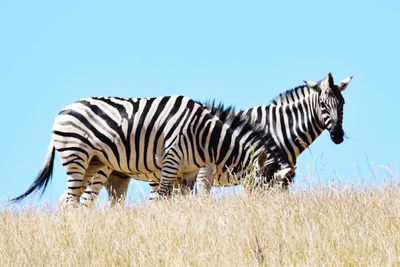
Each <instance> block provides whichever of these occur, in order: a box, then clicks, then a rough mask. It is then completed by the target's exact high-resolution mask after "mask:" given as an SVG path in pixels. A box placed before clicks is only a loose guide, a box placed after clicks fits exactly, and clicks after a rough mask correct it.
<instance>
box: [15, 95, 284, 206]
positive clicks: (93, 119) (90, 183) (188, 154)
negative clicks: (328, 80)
mask: <svg viewBox="0 0 400 267" xmlns="http://www.w3.org/2000/svg"><path fill="white" fill-rule="evenodd" d="M216 110H217V109H215V111H214V112H212V111H210V110H209V109H207V108H205V107H204V106H203V105H201V104H200V103H198V102H195V101H193V100H191V99H190V98H187V97H184V96H172V97H157V98H141V99H125V98H115V97H106V98H104V97H92V98H87V99H82V100H80V101H78V102H76V103H73V104H71V105H69V106H67V107H66V108H64V109H63V110H62V111H61V112H60V113H59V114H58V115H57V116H56V118H55V122H54V126H53V137H52V141H51V144H50V152H49V154H48V157H47V158H46V163H45V166H44V167H43V168H42V171H41V173H40V174H39V175H38V177H37V179H36V180H35V182H34V183H33V184H32V186H31V187H30V188H29V189H28V191H27V192H26V193H24V194H23V195H21V196H19V197H17V198H15V199H13V200H14V201H17V200H20V199H22V198H24V197H25V196H27V195H29V194H30V193H31V192H33V191H34V190H36V189H40V188H43V190H44V189H45V187H46V185H47V183H48V181H49V178H50V175H51V170H52V164H53V163H52V160H53V159H54V151H55V150H57V151H58V153H59V155H60V158H61V162H62V164H63V166H64V168H65V170H66V173H67V175H68V188H67V190H66V193H65V194H64V197H65V198H64V199H63V203H64V204H67V205H76V204H77V203H79V201H80V197H81V195H82V194H83V193H84V199H83V201H84V202H86V203H91V202H92V201H93V200H94V199H95V198H96V197H97V195H98V193H99V191H100V189H101V187H102V186H103V185H104V184H105V183H106V182H107V179H108V177H109V176H110V174H111V173H112V172H117V173H120V174H123V175H124V176H129V177H135V178H137V179H140V180H143V181H153V182H160V188H159V190H158V194H159V195H162V196H164V195H169V193H170V190H171V187H172V185H173V183H174V182H175V181H176V180H177V179H179V178H183V179H185V177H186V176H188V177H192V176H194V175H196V174H197V173H198V172H199V170H200V169H201V168H206V169H207V170H209V171H208V172H206V173H207V174H209V173H210V171H211V173H213V174H215V175H219V176H221V177H225V176H229V177H230V179H233V180H237V179H240V175H241V174H242V173H243V172H244V171H245V170H246V169H248V168H249V167H250V165H251V160H252V156H254V157H255V158H258V160H259V162H258V164H259V165H260V166H261V171H264V170H267V169H268V168H266V167H265V164H267V165H268V164H269V163H273V162H279V163H280V166H284V167H288V166H289V164H288V162H287V160H286V158H285V157H284V156H283V154H280V150H279V149H278V148H277V146H276V145H275V144H274V142H273V140H272V138H270V137H269V135H268V134H267V133H266V132H265V131H264V130H262V129H259V128H254V126H253V125H251V124H250V123H248V122H247V120H245V119H243V118H241V116H240V115H235V114H234V113H232V112H230V110H229V108H228V109H226V110H225V111H224V112H223V113H222V114H228V115H227V118H226V122H228V123H227V124H226V123H223V122H222V121H221V120H220V119H219V118H218V117H217V116H216V115H214V113H216ZM218 110H222V109H218ZM229 125H231V126H232V127H233V128H234V129H236V131H235V132H234V131H233V130H232V129H231V128H230V127H229ZM260 155H263V157H261V156H260ZM259 156H260V157H259ZM261 158H262V159H263V161H262V162H261ZM230 173H234V174H235V175H229V174H230ZM87 205H89V204H87Z"/></svg>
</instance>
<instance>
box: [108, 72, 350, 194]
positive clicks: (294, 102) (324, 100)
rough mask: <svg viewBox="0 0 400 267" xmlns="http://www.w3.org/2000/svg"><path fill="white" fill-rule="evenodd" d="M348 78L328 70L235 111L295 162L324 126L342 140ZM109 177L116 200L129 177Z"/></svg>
mask: <svg viewBox="0 0 400 267" xmlns="http://www.w3.org/2000/svg"><path fill="white" fill-rule="evenodd" d="M351 79H352V77H349V78H346V79H344V80H342V81H341V82H340V83H339V84H338V85H335V84H334V81H333V77H332V75H331V73H329V74H328V75H327V76H326V77H325V78H324V79H322V80H321V81H319V82H318V83H317V82H313V81H309V82H306V81H304V82H305V85H302V86H298V87H295V88H294V89H292V90H288V91H286V92H285V93H283V94H280V95H279V96H278V97H277V98H276V99H275V100H273V101H272V103H271V104H270V105H267V106H258V107H253V108H250V109H247V110H245V111H241V112H239V114H240V115H242V116H245V117H246V118H247V119H248V120H249V121H250V122H251V123H253V124H255V125H257V126H259V127H261V128H263V129H264V130H265V132H267V133H268V134H270V135H271V136H272V138H273V139H274V142H275V143H276V144H278V146H279V148H280V149H281V150H282V151H283V153H284V154H285V155H286V157H287V159H288V161H289V162H290V165H291V166H295V165H296V159H297V157H298V156H299V155H300V154H301V153H302V152H303V151H304V150H305V149H306V148H307V147H308V146H309V145H311V143H312V142H314V140H315V139H316V138H317V137H318V136H319V135H320V134H321V132H322V131H323V130H324V129H327V130H328V131H329V132H330V136H331V139H332V141H333V142H334V143H335V144H340V143H342V142H343V136H344V131H343V128H342V122H343V105H344V98H343V96H342V92H343V91H344V90H345V89H346V88H347V86H348V84H349V83H350V81H351ZM217 115H218V114H217ZM293 176H294V172H293ZM110 178H111V179H110V180H109V183H108V184H107V185H106V187H107V190H108V193H109V198H110V199H118V200H119V199H121V198H123V197H124V196H125V194H126V192H127V187H128V184H129V179H127V177H122V176H120V175H118V174H117V173H113V174H112V176H111V177H110ZM128 178H129V177H128ZM188 178H192V180H190V179H189V180H188V181H185V183H186V184H187V185H188V186H189V187H192V186H193V184H194V180H193V179H194V177H188ZM291 178H292V177H291ZM289 180H291V179H289ZM272 182H273V181H272ZM150 185H151V187H152V189H151V191H152V192H154V191H155V190H156V189H157V187H158V184H157V183H151V184H150ZM197 185H198V187H200V188H206V189H207V190H208V189H209V187H210V184H209V178H208V179H205V177H204V176H202V177H198V179H197ZM213 185H214V186H226V185H231V184H230V183H228V182H227V181H226V180H223V179H218V177H214V180H213ZM114 188H115V189H116V190H114Z"/></svg>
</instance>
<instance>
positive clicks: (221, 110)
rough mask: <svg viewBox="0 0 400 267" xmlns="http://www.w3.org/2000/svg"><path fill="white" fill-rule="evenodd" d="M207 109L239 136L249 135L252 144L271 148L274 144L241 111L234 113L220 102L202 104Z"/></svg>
mask: <svg viewBox="0 0 400 267" xmlns="http://www.w3.org/2000/svg"><path fill="white" fill-rule="evenodd" d="M202 105H203V107H205V108H206V109H208V110H209V111H210V113H211V114H212V115H215V116H217V117H218V118H219V120H220V121H221V122H223V123H225V124H227V125H229V127H230V128H231V129H232V130H233V131H235V132H237V133H238V135H239V136H244V135H246V134H249V137H248V140H252V141H253V142H257V141H260V142H261V143H262V144H263V146H267V147H270V148H272V146H275V142H274V141H273V139H272V136H271V135H270V134H269V133H267V132H266V131H265V129H264V128H263V127H261V126H260V125H258V124H254V123H252V122H251V121H250V120H249V118H248V116H247V115H246V114H245V113H243V112H242V111H239V112H235V107H234V106H225V105H224V104H223V103H222V102H219V103H218V104H216V102H215V100H213V101H212V102H206V103H204V104H202Z"/></svg>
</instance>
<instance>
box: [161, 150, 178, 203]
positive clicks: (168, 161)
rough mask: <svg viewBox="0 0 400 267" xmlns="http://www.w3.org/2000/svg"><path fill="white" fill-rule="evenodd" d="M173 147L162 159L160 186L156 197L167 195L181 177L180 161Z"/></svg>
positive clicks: (169, 194)
mask: <svg viewBox="0 0 400 267" xmlns="http://www.w3.org/2000/svg"><path fill="white" fill-rule="evenodd" d="M177 154H178V153H177V152H176V151H175V149H174V148H172V149H171V151H170V152H169V153H168V154H167V155H165V158H164V160H163V165H162V170H161V179H160V186H159V188H158V190H157V198H160V197H169V196H171V192H172V189H173V185H174V183H175V182H176V181H179V179H180V178H181V175H180V174H181V161H180V158H179V157H178V155H177Z"/></svg>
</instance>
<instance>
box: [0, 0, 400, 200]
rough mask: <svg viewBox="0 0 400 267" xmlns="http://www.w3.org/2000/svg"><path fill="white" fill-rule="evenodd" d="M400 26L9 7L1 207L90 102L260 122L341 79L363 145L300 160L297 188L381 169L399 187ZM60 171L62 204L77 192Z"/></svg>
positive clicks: (297, 9)
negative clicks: (228, 112)
mask: <svg viewBox="0 0 400 267" xmlns="http://www.w3.org/2000/svg"><path fill="white" fill-rule="evenodd" d="M269 2H271V1H269ZM399 14H400V2H399V1H394V0H393V1H379V3H378V2H377V1H333V2H326V1H325V2H324V1H273V3H272V2H271V3H268V1H196V3H194V1H140V2H139V1H98V0H96V1H89V0H87V1H17V0H12V1H11V0H3V1H1V2H0V38H1V39H0V90H1V98H2V99H1V104H0V116H1V131H0V140H1V142H2V146H1V147H2V150H1V153H0V170H1V175H0V181H1V186H0V199H2V200H4V199H7V198H8V197H13V196H16V195H17V194H20V193H22V192H23V191H25V189H27V188H28V186H29V185H30V184H31V183H32V182H33V180H34V178H35V177H36V174H37V172H38V170H39V168H40V166H41V164H42V161H43V159H44V156H45V153H46V151H47V147H48V143H49V140H50V136H51V127H52V123H53V119H54V116H55V115H56V114H57V113H58V111H59V110H60V109H61V108H63V107H64V106H65V105H67V104H69V103H71V102H73V101H76V100H77V99H79V98H82V97H87V96H104V95H107V96H108V95H112V96H124V97H141V96H146V97H150V96H162V95H173V94H184V95H187V96H190V97H192V98H195V99H198V100H207V99H213V98H215V99H217V100H222V101H224V102H225V103H227V104H233V105H235V106H236V107H237V108H248V107H252V106H256V105H263V104H268V103H269V102H270V100H271V99H272V98H273V97H275V96H276V95H277V94H279V93H280V92H282V91H284V90H287V89H290V88H292V87H295V86H297V85H300V84H302V81H303V80H319V79H321V78H323V77H324V76H325V75H326V74H327V73H328V72H332V73H333V76H334V77H335V78H336V80H337V81H339V80H341V79H343V78H345V77H347V76H350V75H354V80H353V81H352V83H351V84H350V86H349V87H348V89H347V91H345V93H344V97H345V98H346V105H345V110H344V129H345V131H346V133H347V136H348V137H349V139H346V140H345V142H344V143H343V144H341V145H339V146H337V145H334V144H333V143H332V142H331V141H330V138H329V136H328V134H327V133H325V134H323V135H321V136H320V137H319V139H318V140H317V141H316V142H315V143H314V144H313V145H312V146H311V152H312V154H311V153H310V152H309V151H306V152H304V153H303V155H302V156H301V157H300V158H299V161H298V170H297V173H298V175H297V182H298V183H304V180H306V179H308V178H307V177H309V176H312V177H313V180H314V181H318V180H321V181H323V182H327V181H329V180H331V179H336V180H338V179H339V178H338V177H340V179H341V180H342V181H345V182H349V183H358V182H359V181H360V180H362V179H364V180H366V181H371V179H372V180H374V179H375V180H376V179H378V180H379V179H383V178H385V177H386V176H387V175H388V172H387V171H385V169H384V168H383V167H382V166H381V165H384V166H389V167H390V168H391V169H392V170H393V171H394V172H395V173H397V174H398V170H399V163H400V157H399V155H398V154H397V153H398V149H399V141H398V138H399V132H400V126H399V116H398V115H399V111H398V107H399V99H400V88H399V81H398V79H399V77H400V68H399V64H400V30H399V27H400V16H399ZM55 164H56V169H55V173H54V177H53V180H52V182H51V185H50V186H49V187H48V189H47V192H46V194H45V199H46V198H47V199H50V201H55V200H56V199H58V197H59V196H60V195H61V193H62V191H63V190H64V188H65V186H66V175H65V174H64V171H63V169H62V167H61V166H60V162H59V159H58V158H56V160H55ZM370 168H372V169H373V170H374V171H373V172H376V177H377V178H373V177H374V175H373V174H372V173H371V170H370ZM371 177H372V178H371ZM397 177H398V176H397ZM130 190H131V193H130V194H131V197H134V196H138V195H140V194H143V192H147V186H146V185H145V184H141V183H132V184H131V189H130Z"/></svg>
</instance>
